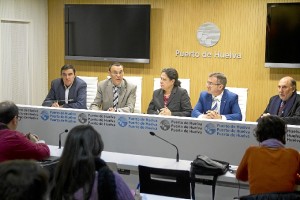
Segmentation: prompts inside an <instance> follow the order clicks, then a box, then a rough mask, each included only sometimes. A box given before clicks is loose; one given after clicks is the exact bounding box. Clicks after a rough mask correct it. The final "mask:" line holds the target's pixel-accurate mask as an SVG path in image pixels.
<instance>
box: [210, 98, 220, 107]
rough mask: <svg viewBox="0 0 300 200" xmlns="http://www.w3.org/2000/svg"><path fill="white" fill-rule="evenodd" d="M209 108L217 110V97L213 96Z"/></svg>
mask: <svg viewBox="0 0 300 200" xmlns="http://www.w3.org/2000/svg"><path fill="white" fill-rule="evenodd" d="M211 110H218V99H217V98H214V100H213V102H212V104H211Z"/></svg>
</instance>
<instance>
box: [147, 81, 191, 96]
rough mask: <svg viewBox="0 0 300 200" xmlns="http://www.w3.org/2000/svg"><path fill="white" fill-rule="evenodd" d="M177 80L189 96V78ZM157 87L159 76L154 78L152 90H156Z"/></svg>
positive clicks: (158, 85)
mask: <svg viewBox="0 0 300 200" xmlns="http://www.w3.org/2000/svg"><path fill="white" fill-rule="evenodd" d="M178 80H180V82H181V87H182V88H184V89H186V91H187V92H188V94H189V96H190V79H189V78H179V79H178ZM159 88H160V78H154V86H153V90H157V89H159Z"/></svg>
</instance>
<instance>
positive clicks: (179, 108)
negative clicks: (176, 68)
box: [147, 87, 193, 117]
mask: <svg viewBox="0 0 300 200" xmlns="http://www.w3.org/2000/svg"><path fill="white" fill-rule="evenodd" d="M163 107H164V90H163V89H157V90H155V91H154V92H153V98H152V100H151V102H150V104H149V107H148V110H147V113H148V114H156V115H157V114H158V113H159V110H160V109H161V108H163ZM167 107H168V109H169V110H170V111H171V112H172V115H173V116H183V117H190V116H191V111H192V110H193V108H192V105H191V101H190V97H189V95H188V93H187V91H186V89H183V88H181V87H174V88H173V89H172V92H171V95H170V98H169V101H168V104H167Z"/></svg>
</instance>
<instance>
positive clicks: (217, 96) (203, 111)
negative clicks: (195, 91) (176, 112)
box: [192, 73, 242, 121]
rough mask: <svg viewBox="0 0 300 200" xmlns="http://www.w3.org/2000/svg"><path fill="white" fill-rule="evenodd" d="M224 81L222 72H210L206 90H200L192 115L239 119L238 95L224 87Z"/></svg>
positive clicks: (205, 117)
mask: <svg viewBox="0 0 300 200" xmlns="http://www.w3.org/2000/svg"><path fill="white" fill-rule="evenodd" d="M226 83H227V78H226V76H225V75H224V74H222V73H212V74H210V75H209V76H208V80H207V82H206V87H207V91H203V92H201V94H200V97H199V100H198V102H197V104H196V106H195V108H194V110H193V111H192V117H195V118H202V119H219V120H236V121H241V120H242V113H241V109H240V106H239V104H238V95H237V94H235V93H232V92H230V91H229V90H227V89H225V87H226Z"/></svg>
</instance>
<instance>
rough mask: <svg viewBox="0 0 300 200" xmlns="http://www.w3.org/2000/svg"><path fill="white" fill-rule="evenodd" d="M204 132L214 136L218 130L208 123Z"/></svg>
mask: <svg viewBox="0 0 300 200" xmlns="http://www.w3.org/2000/svg"><path fill="white" fill-rule="evenodd" d="M204 130H205V132H206V133H207V134H208V135H213V134H214V133H216V131H217V128H216V126H215V125H214V124H212V123H208V124H206V126H205V127H204Z"/></svg>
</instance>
